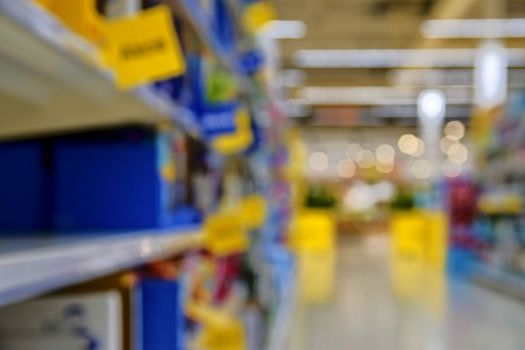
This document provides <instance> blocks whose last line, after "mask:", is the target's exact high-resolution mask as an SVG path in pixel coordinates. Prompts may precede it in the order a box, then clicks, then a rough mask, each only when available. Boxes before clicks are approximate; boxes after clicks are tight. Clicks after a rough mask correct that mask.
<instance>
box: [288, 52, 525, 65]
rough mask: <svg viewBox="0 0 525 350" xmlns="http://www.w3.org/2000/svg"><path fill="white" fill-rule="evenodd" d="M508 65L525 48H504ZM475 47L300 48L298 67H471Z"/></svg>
mask: <svg viewBox="0 0 525 350" xmlns="http://www.w3.org/2000/svg"><path fill="white" fill-rule="evenodd" d="M506 53H507V56H508V58H509V66H516V67H521V66H525V49H506ZM476 55H477V50H476V49H400V50H390V49H387V50H299V51H297V52H295V54H294V56H293V62H294V64H295V65H296V66H297V67H300V68H395V67H413V68H432V67H441V68H445V67H473V66H474V64H475V61H476Z"/></svg>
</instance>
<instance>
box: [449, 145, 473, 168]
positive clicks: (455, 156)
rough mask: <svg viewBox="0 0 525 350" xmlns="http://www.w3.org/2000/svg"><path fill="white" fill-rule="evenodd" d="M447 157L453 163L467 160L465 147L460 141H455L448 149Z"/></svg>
mask: <svg viewBox="0 0 525 350" xmlns="http://www.w3.org/2000/svg"><path fill="white" fill-rule="evenodd" d="M447 155H448V159H449V160H450V161H451V162H452V163H454V164H463V163H466V162H467V160H468V150H467V147H465V146H464V145H462V144H461V143H455V144H453V145H452V146H450V148H449V149H448V152H447Z"/></svg>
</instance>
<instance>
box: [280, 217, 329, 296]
mask: <svg viewBox="0 0 525 350" xmlns="http://www.w3.org/2000/svg"><path fill="white" fill-rule="evenodd" d="M289 245H290V247H291V249H292V250H293V251H294V253H295V255H296V257H297V266H298V284H299V289H298V290H299V298H300V300H301V302H303V303H305V304H320V303H325V302H329V301H330V300H331V299H332V296H333V293H334V284H335V261H336V248H335V224H334V220H333V218H332V216H331V214H330V212H329V211H323V210H303V211H300V212H299V213H297V215H296V217H295V219H294V222H293V225H292V231H291V234H290V240H289Z"/></svg>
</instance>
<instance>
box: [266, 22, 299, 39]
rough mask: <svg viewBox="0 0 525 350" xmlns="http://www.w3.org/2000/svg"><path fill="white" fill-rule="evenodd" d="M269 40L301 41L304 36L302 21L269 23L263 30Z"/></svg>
mask: <svg viewBox="0 0 525 350" xmlns="http://www.w3.org/2000/svg"><path fill="white" fill-rule="evenodd" d="M265 30H266V32H265V35H267V36H268V37H269V38H271V39H302V38H304V37H305V36H306V32H307V28H306V24H305V23H304V22H302V21H282V20H278V21H271V22H270V23H269V24H268V25H267V26H266V28H265Z"/></svg>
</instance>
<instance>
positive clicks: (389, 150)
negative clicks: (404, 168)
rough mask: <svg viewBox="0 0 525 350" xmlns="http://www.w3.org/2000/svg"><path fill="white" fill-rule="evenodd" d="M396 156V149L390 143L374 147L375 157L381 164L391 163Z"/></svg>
mask: <svg viewBox="0 0 525 350" xmlns="http://www.w3.org/2000/svg"><path fill="white" fill-rule="evenodd" d="M395 158H396V150H395V149H394V147H392V146H390V145H380V146H378V147H377V149H376V159H377V161H378V162H379V163H382V164H392V163H394V161H395Z"/></svg>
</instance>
